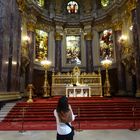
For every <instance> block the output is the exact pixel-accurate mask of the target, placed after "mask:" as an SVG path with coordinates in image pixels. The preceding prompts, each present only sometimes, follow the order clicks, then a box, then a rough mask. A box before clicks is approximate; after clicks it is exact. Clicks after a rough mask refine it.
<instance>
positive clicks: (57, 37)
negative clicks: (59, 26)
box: [55, 32, 62, 40]
mask: <svg viewBox="0 0 140 140" xmlns="http://www.w3.org/2000/svg"><path fill="white" fill-rule="evenodd" d="M55 40H62V35H61V34H60V33H58V32H56V33H55Z"/></svg>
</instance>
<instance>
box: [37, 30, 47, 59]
mask: <svg viewBox="0 0 140 140" xmlns="http://www.w3.org/2000/svg"><path fill="white" fill-rule="evenodd" d="M35 51H36V53H35V60H36V61H39V60H41V59H43V58H47V56H48V33H46V32H44V31H42V30H37V29H36V48H35Z"/></svg>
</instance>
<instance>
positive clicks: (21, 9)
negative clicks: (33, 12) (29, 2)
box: [16, 0, 25, 12]
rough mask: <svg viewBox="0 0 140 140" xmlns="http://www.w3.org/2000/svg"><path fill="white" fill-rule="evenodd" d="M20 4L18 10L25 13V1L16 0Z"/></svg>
mask: <svg viewBox="0 0 140 140" xmlns="http://www.w3.org/2000/svg"><path fill="white" fill-rule="evenodd" d="M16 1H17V4H18V9H19V11H20V12H24V11H25V0H16Z"/></svg>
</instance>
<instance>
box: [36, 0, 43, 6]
mask: <svg viewBox="0 0 140 140" xmlns="http://www.w3.org/2000/svg"><path fill="white" fill-rule="evenodd" d="M36 2H37V4H38V5H39V6H40V7H43V6H44V0H36Z"/></svg>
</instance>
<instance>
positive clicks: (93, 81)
mask: <svg viewBox="0 0 140 140" xmlns="http://www.w3.org/2000/svg"><path fill="white" fill-rule="evenodd" d="M51 89H52V96H56V95H66V96H68V97H78V96H80V97H86V96H87V97H90V96H102V79H101V73H100V71H99V72H98V73H95V72H92V73H85V72H82V73H81V72H80V70H79V68H78V67H74V68H73V70H72V72H71V73H69V72H67V73H60V72H59V73H56V74H55V73H53V74H52V88H51Z"/></svg>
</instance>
